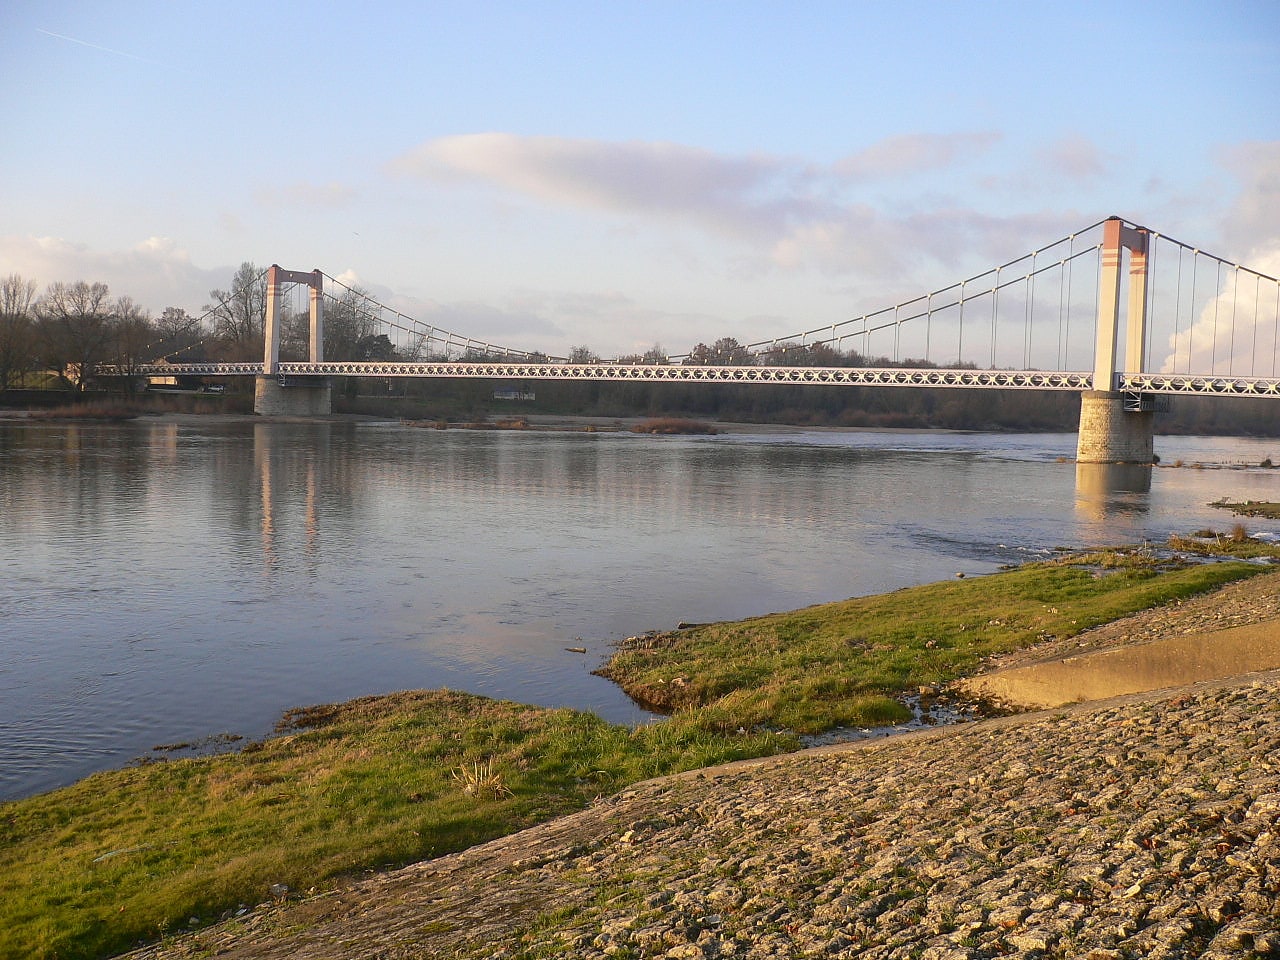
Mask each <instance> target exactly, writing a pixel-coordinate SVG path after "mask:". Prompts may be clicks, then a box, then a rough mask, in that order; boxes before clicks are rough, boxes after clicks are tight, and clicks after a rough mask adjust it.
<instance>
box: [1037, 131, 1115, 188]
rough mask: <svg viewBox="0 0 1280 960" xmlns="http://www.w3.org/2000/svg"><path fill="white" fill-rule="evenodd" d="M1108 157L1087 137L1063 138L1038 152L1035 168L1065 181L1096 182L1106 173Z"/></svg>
mask: <svg viewBox="0 0 1280 960" xmlns="http://www.w3.org/2000/svg"><path fill="white" fill-rule="evenodd" d="M1108 159H1109V158H1108V157H1107V156H1106V155H1105V154H1104V153H1103V152H1102V150H1100V149H1099V148H1098V145H1097V144H1096V143H1094V142H1093V141H1092V140H1090V139H1088V138H1087V137H1082V136H1078V135H1077V136H1070V137H1063V138H1062V139H1061V140H1058V141H1057V142H1056V143H1051V144H1049V146H1047V147H1045V148H1044V149H1042V150H1040V151H1039V153H1038V156H1037V167H1038V168H1039V169H1040V170H1041V176H1043V175H1044V174H1046V173H1048V174H1056V175H1057V176H1059V177H1063V178H1065V179H1067V180H1075V181H1083V180H1096V179H1098V178H1099V177H1102V176H1104V175H1105V174H1106V172H1107V167H1108Z"/></svg>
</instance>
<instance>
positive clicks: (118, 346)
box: [111, 297, 157, 395]
mask: <svg viewBox="0 0 1280 960" xmlns="http://www.w3.org/2000/svg"><path fill="white" fill-rule="evenodd" d="M156 340H157V332H156V328H155V325H154V324H152V322H151V318H150V317H149V316H148V315H147V312H146V311H145V310H143V309H142V307H140V306H138V305H137V304H136V303H134V302H133V298H132V297H120V298H119V299H117V300H116V302H115V305H114V306H113V307H112V310H111V354H112V361H113V362H114V363H115V365H116V368H117V370H118V371H119V372H120V373H122V374H123V375H124V390H125V392H126V393H128V394H130V395H132V394H133V392H134V390H135V388H136V387H137V376H136V371H137V369H138V366H139V365H140V364H143V363H150V362H151V361H152V360H154V359H155V357H152V356H149V355H148V352H149V348H151V347H152V346H154V344H155V342H156Z"/></svg>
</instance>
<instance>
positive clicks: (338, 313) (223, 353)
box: [0, 262, 398, 393]
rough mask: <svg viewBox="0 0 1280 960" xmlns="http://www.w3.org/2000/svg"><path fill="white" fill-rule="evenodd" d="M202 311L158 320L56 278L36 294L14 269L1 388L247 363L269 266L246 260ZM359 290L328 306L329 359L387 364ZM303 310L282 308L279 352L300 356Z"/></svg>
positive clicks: (8, 284) (257, 348)
mask: <svg viewBox="0 0 1280 960" xmlns="http://www.w3.org/2000/svg"><path fill="white" fill-rule="evenodd" d="M209 298H210V301H211V302H210V303H209V305H207V306H206V307H205V308H204V312H203V313H202V314H201V315H200V316H199V317H193V316H191V315H190V314H188V313H187V312H186V310H184V309H182V308H181V307H168V308H166V309H165V310H164V311H163V312H162V313H161V314H160V315H159V316H155V317H153V316H152V315H151V314H150V313H148V312H147V311H146V310H144V309H143V308H142V307H140V306H139V305H138V304H136V303H135V302H134V301H133V299H132V298H130V297H127V296H120V297H115V296H112V294H111V290H110V288H109V287H108V285H107V284H105V283H89V282H86V281H83V280H82V281H77V282H75V283H63V282H56V283H51V284H49V285H48V286H47V287H46V288H45V289H44V291H43V292H40V291H39V288H38V287H37V284H36V282H35V281H34V280H29V279H26V278H24V277H22V276H20V275H18V274H11V275H10V276H8V277H6V278H4V279H3V280H2V281H0V393H3V392H5V391H7V390H10V389H13V388H41V387H48V386H57V387H61V388H63V389H66V390H68V391H74V392H81V391H83V390H85V388H86V387H87V386H88V385H89V383H90V382H91V381H92V377H93V374H94V371H95V370H96V369H97V368H98V367H101V366H103V365H110V366H113V367H115V368H116V369H117V370H118V371H119V372H120V373H122V374H124V376H122V377H121V378H120V380H119V384H120V388H121V389H123V390H125V391H127V392H128V391H132V390H133V389H134V388H135V386H136V378H135V377H134V376H132V372H133V371H134V370H135V369H136V368H137V367H138V366H139V365H141V364H146V363H155V362H156V361H158V360H161V359H168V360H171V361H173V362H177V363H196V362H202V361H246V360H249V361H252V360H261V359H262V355H263V342H264V340H263V333H264V326H265V323H266V315H267V280H266V271H265V270H263V269H260V268H258V267H257V266H255V265H254V264H252V263H247V262H246V263H243V264H241V265H240V269H239V270H238V271H237V272H236V275H235V277H234V279H233V281H232V285H231V289H229V290H211V291H209ZM364 303H365V294H364V292H363V291H361V290H359V289H346V290H344V292H343V294H342V295H341V296H340V297H337V298H334V299H330V300H329V301H328V302H327V303H326V307H325V349H326V355H327V356H328V357H330V358H333V359H339V360H393V359H397V358H398V354H397V352H396V350H395V348H394V347H393V345H392V343H391V341H390V339H389V338H388V337H387V336H386V335H385V334H382V333H379V331H378V329H377V326H378V323H377V318H376V317H374V316H372V315H370V314H369V312H368V310H367V309H365V306H364ZM308 341H309V332H308V314H307V313H306V312H305V311H302V312H292V311H288V310H286V311H282V316H281V342H280V355H281V358H282V359H286V360H305V359H306V357H307V349H308Z"/></svg>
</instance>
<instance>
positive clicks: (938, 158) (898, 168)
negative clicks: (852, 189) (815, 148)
mask: <svg viewBox="0 0 1280 960" xmlns="http://www.w3.org/2000/svg"><path fill="white" fill-rule="evenodd" d="M1000 140H1001V134H999V133H996V132H994V131H982V132H977V133H950V134H938V133H908V134H901V135H899V136H895V137H888V138H886V139H884V140H881V141H880V142H879V143H875V144H872V145H871V146H870V147H867V148H866V149H865V150H861V151H859V152H858V153H854V154H851V155H849V156H847V157H845V158H844V159H842V160H839V161H837V162H836V164H835V166H834V168H833V170H834V172H835V173H836V174H838V175H839V176H842V177H849V178H852V179H858V180H861V179H870V178H887V177H900V176H902V175H904V174H910V173H921V172H925V171H929V170H941V169H945V168H947V167H951V166H953V165H955V164H956V163H959V162H961V161H963V160H967V159H968V158H969V157H971V156H976V155H978V154H981V153H985V152H986V151H987V150H989V149H991V147H993V146H995V144H997V143H999V141H1000Z"/></svg>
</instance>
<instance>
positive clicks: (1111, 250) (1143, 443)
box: [1076, 217, 1155, 463]
mask: <svg viewBox="0 0 1280 960" xmlns="http://www.w3.org/2000/svg"><path fill="white" fill-rule="evenodd" d="M1147 241H1148V235H1147V231H1145V230H1140V229H1134V228H1133V227H1129V226H1127V225H1126V224H1125V223H1124V222H1123V221H1122V220H1120V219H1119V218H1118V217H1112V218H1111V219H1109V220H1108V221H1107V222H1106V223H1105V224H1104V226H1103V235H1102V273H1101V275H1100V277H1099V278H1098V284H1099V289H1098V342H1097V348H1096V350H1095V352H1094V368H1093V389H1092V390H1089V391H1087V392H1085V393H1084V394H1082V395H1081V398H1080V431H1079V435H1078V438H1077V440H1076V461H1077V462H1079V463H1151V462H1152V461H1153V460H1154V458H1155V414H1154V412H1153V410H1152V408H1151V404H1150V403H1149V402H1146V401H1144V399H1143V398H1142V397H1141V396H1137V395H1131V394H1126V393H1121V392H1120V391H1118V390H1116V381H1117V374H1118V373H1121V372H1123V373H1142V372H1143V371H1144V369H1145V365H1146V341H1147ZM1126 250H1128V251H1129V291H1128V294H1129V295H1128V304H1127V307H1128V309H1127V311H1126V324H1125V352H1124V361H1123V365H1121V363H1120V362H1119V357H1118V347H1119V337H1120V300H1121V297H1120V286H1121V283H1120V281H1121V266H1122V261H1123V259H1124V252H1125V251H1126Z"/></svg>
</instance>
